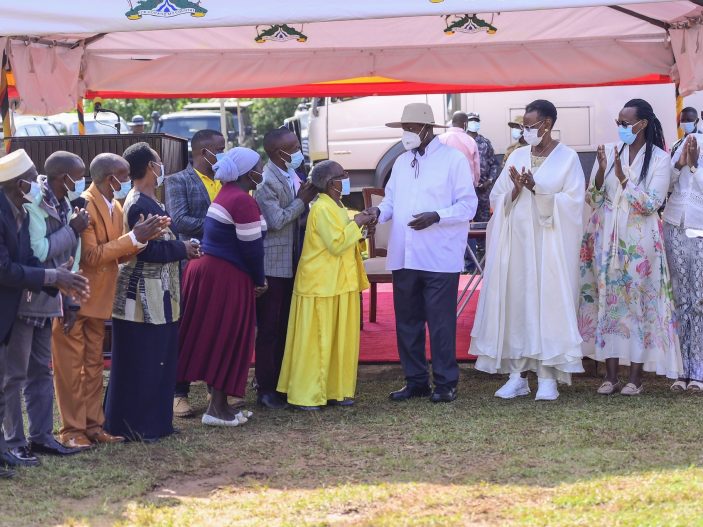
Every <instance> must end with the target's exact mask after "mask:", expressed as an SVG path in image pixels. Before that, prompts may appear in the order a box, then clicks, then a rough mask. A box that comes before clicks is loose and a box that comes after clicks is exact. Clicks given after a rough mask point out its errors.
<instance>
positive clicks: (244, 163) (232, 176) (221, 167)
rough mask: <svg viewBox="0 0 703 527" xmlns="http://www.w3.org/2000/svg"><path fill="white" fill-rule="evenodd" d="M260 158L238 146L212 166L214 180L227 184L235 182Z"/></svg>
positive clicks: (247, 149)
mask: <svg viewBox="0 0 703 527" xmlns="http://www.w3.org/2000/svg"><path fill="white" fill-rule="evenodd" d="M260 159H261V156H260V155H259V154H257V153H256V152H255V151H254V150H252V149H251V148H244V147H241V146H238V147H236V148H233V149H232V150H228V151H227V152H225V155H224V156H223V157H222V158H221V159H220V160H219V161H218V162H217V163H215V164H214V165H213V166H212V169H213V170H214V171H215V179H217V180H218V181H222V182H223V183H228V182H230V181H237V180H238V179H239V178H240V177H242V176H243V175H244V174H247V173H248V172H249V171H250V170H251V169H252V168H254V167H255V166H256V165H257V163H258V162H259V160H260Z"/></svg>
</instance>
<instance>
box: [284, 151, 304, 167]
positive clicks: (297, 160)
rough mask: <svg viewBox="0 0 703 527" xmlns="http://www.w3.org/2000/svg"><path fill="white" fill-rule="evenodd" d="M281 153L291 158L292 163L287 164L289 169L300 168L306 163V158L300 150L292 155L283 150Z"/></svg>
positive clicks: (287, 162)
mask: <svg viewBox="0 0 703 527" xmlns="http://www.w3.org/2000/svg"><path fill="white" fill-rule="evenodd" d="M281 152H283V153H284V154H286V155H288V156H290V161H286V162H285V163H286V166H287V167H288V168H292V169H293V170H295V169H296V168H298V167H299V166H300V165H302V164H303V161H305V156H304V155H303V153H302V152H301V151H300V150H296V151H295V152H293V153H292V154H289V153H288V152H285V151H283V150H281Z"/></svg>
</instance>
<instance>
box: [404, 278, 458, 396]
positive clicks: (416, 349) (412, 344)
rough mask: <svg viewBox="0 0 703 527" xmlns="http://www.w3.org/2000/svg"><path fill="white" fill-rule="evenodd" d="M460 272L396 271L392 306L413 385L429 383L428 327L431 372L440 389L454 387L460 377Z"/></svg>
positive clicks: (406, 366) (410, 382) (405, 368)
mask: <svg viewBox="0 0 703 527" xmlns="http://www.w3.org/2000/svg"><path fill="white" fill-rule="evenodd" d="M458 289H459V273H434V272H430V271H415V270H413V269H400V270H398V271H393V305H394V307H395V320H396V322H395V324H396V334H397V338H398V353H399V355H400V362H401V364H402V365H403V371H404V372H405V379H406V381H407V383H408V385H410V386H424V385H427V384H429V380H430V374H429V368H428V364H427V359H426V358H425V326H426V325H427V327H428V328H429V330H430V349H431V351H432V374H433V377H434V379H433V380H434V384H435V386H436V387H438V388H440V387H441V388H450V387H455V386H456V384H457V381H458V380H459V366H458V365H457V362H456V299H457V291H458Z"/></svg>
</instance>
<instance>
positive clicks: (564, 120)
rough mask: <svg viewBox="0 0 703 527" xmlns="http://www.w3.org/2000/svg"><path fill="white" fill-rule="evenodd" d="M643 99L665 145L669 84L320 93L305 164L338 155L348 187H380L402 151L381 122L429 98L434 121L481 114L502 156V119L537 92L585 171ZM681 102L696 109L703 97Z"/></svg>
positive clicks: (395, 132) (672, 117)
mask: <svg viewBox="0 0 703 527" xmlns="http://www.w3.org/2000/svg"><path fill="white" fill-rule="evenodd" d="M633 98H641V99H645V100H647V101H648V102H649V103H650V104H652V106H653V107H654V111H655V112H656V114H657V116H658V117H659V119H660V120H661V123H662V126H663V128H664V134H665V137H666V138H667V142H668V144H669V145H671V144H673V142H674V141H676V139H677V123H676V98H675V88H674V85H673V84H652V85H640V86H611V87H598V88H570V89H558V90H530V91H511V92H492V93H461V94H453V95H446V94H438V95H402V96H371V97H319V98H315V99H313V100H312V103H311V108H310V110H309V115H308V116H307V122H306V125H307V126H306V131H305V132H306V135H307V143H308V144H307V147H308V151H309V157H310V161H311V163H312V164H313V165H314V164H315V163H316V162H319V161H322V160H324V159H332V160H334V161H337V162H339V163H340V164H341V165H342V166H343V167H344V168H345V170H347V171H348V172H349V174H350V176H351V186H352V191H354V192H358V191H360V190H361V189H362V188H364V187H383V186H384V185H385V183H386V181H387V180H388V177H389V176H390V170H391V168H392V166H393V162H394V161H395V159H396V157H398V155H400V154H401V153H402V152H403V147H402V145H401V143H400V141H399V140H400V134H401V130H399V129H394V128H387V127H386V126H385V123H387V122H391V121H397V120H399V118H400V116H401V114H402V111H403V107H404V106H405V105H406V104H408V103H411V102H427V103H428V104H430V105H431V106H432V109H433V111H434V115H435V119H436V121H437V122H438V123H445V124H446V123H448V122H449V121H450V120H451V117H452V114H453V113H454V112H455V111H458V110H461V111H464V112H477V113H479V114H480V115H481V131H480V133H481V134H482V135H484V136H485V137H487V138H488V139H490V140H491V142H492V143H493V147H494V149H495V152H496V154H497V155H499V156H502V154H504V153H505V150H506V148H507V147H508V146H509V145H510V143H511V138H510V129H509V128H508V126H507V124H508V122H509V121H511V120H513V119H514V118H515V117H516V116H518V115H522V114H523V113H524V108H525V106H526V105H527V104H528V103H530V102H531V101H533V100H535V99H547V100H550V101H551V102H553V103H554V105H555V106H556V107H557V111H558V119H557V122H556V126H555V127H554V131H553V134H554V136H555V137H556V138H558V139H560V140H561V141H563V142H564V143H565V144H567V145H569V146H571V147H572V148H574V149H575V150H576V151H577V152H579V156H580V157H581V163H582V165H583V166H584V171H586V173H587V175H588V174H590V170H591V167H592V166H593V161H594V159H595V150H596V147H597V146H598V145H599V144H602V143H608V142H614V141H617V128H616V125H615V122H614V120H615V118H616V117H617V116H618V112H619V111H620V109H621V108H622V106H623V104H624V103H625V102H627V101H628V100H630V99H633ZM685 103H686V104H687V105H689V104H690V105H692V106H694V107H696V108H698V109H699V110H701V109H702V107H703V96H699V95H694V96H692V97H690V98H688V99H687V100H686V101H685Z"/></svg>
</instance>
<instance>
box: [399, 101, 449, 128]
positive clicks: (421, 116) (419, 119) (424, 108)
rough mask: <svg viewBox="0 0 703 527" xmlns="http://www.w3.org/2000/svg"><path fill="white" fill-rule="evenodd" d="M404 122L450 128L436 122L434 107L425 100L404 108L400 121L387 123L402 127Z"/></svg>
mask: <svg viewBox="0 0 703 527" xmlns="http://www.w3.org/2000/svg"><path fill="white" fill-rule="evenodd" d="M404 124H431V125H432V126H433V127H434V128H449V127H448V126H444V125H443V124H437V123H435V122H434V114H433V113H432V107H431V106H430V105H429V104H426V103H424V102H414V103H411V104H407V105H406V106H405V108H403V116H402V117H401V118H400V121H398V122H395V123H386V126H388V127H389V128H402V127H403V125H404Z"/></svg>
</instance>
